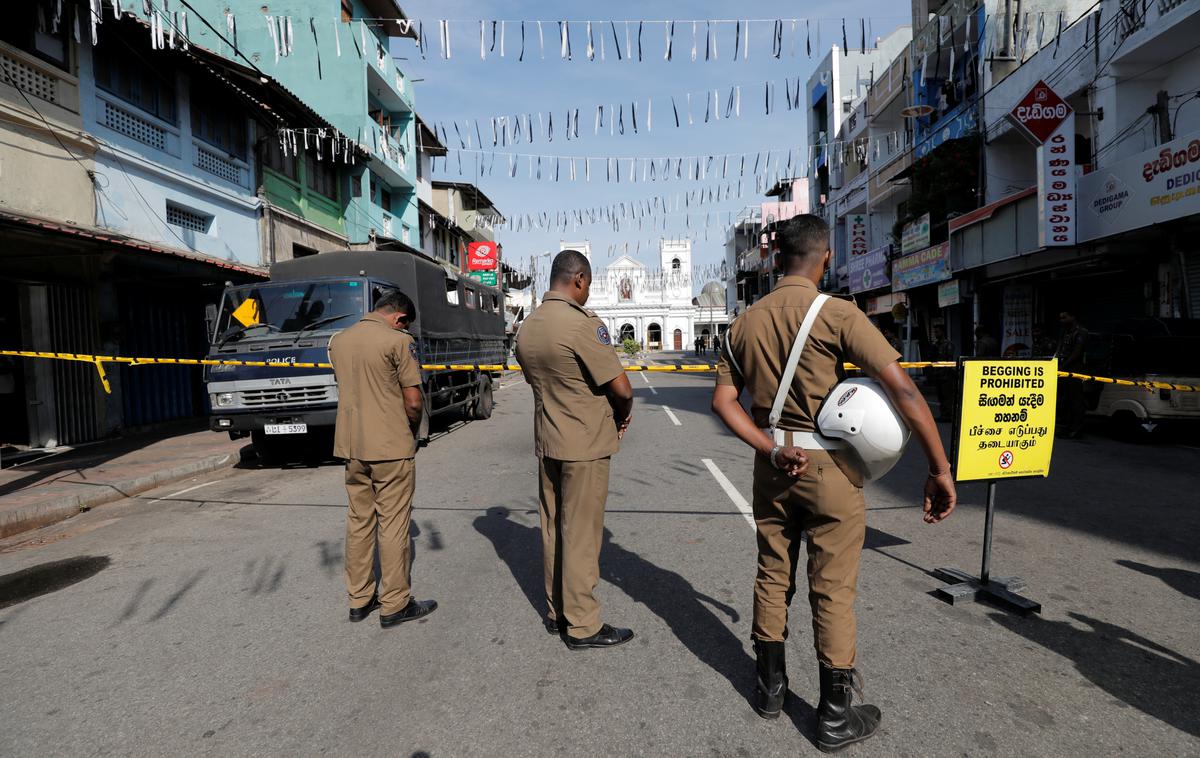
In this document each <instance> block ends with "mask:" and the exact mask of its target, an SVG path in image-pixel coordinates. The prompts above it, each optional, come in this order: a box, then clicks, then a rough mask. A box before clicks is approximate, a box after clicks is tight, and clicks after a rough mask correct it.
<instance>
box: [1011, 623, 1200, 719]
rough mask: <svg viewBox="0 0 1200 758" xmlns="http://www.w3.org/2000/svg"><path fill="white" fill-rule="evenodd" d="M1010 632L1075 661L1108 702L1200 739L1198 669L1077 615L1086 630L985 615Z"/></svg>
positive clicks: (1147, 642)
mask: <svg viewBox="0 0 1200 758" xmlns="http://www.w3.org/2000/svg"><path fill="white" fill-rule="evenodd" d="M988 615H989V616H991V618H992V620H993V621H995V622H996V623H997V624H999V625H1000V626H1003V627H1005V628H1007V629H1008V630H1009V631H1012V632H1015V633H1016V634H1019V635H1021V636H1022V637H1024V638H1025V639H1027V640H1030V641H1031V642H1036V643H1037V644H1039V645H1041V646H1042V647H1044V648H1046V649H1047V650H1049V651H1051V652H1053V653H1057V654H1058V655H1061V656H1063V657H1064V658H1068V659H1070V660H1071V661H1074V663H1075V668H1076V669H1077V670H1078V671H1079V673H1080V674H1082V675H1083V676H1084V677H1085V678H1086V679H1087V680H1088V681H1090V682H1091V683H1092V684H1094V685H1096V686H1097V687H1099V688H1100V689H1102V690H1104V692H1106V693H1108V694H1109V695H1110V696H1112V697H1114V698H1116V699H1118V700H1120V701H1122V702H1125V703H1128V704H1129V705H1131V706H1133V707H1134V708H1137V709H1138V710H1139V711H1142V712H1143V713H1145V714H1147V715H1149V716H1152V717H1154V718H1156V719H1158V720H1160V721H1163V722H1165V723H1167V724H1169V725H1171V726H1173V727H1175V728H1176V729H1180V730H1182V731H1184V732H1187V733H1188V734H1191V735H1193V736H1200V710H1197V709H1196V693H1197V692H1200V663H1197V662H1196V661H1193V660H1192V659H1190V658H1188V657H1186V656H1184V655H1180V654H1179V653H1176V652H1175V651H1173V650H1171V649H1169V648H1166V647H1164V646H1162V645H1160V644H1158V643H1157V642H1154V641H1153V640H1149V639H1147V638H1145V637H1143V636H1141V635H1139V634H1135V633H1134V632H1131V631H1129V630H1128V629H1125V628H1124V627H1121V626H1117V625H1116V624H1109V623H1107V622H1105V621H1100V620H1099V619H1094V618H1091V617H1089V616H1085V615H1083V614H1081V613H1070V614H1068V615H1069V616H1070V617H1071V618H1072V619H1074V620H1075V621H1076V622H1078V623H1080V624H1082V625H1084V626H1085V627H1088V628H1080V627H1078V626H1075V625H1074V624H1071V623H1070V622H1067V621H1046V620H1044V619H1041V618H1037V617H1018V616H1011V615H1008V614H1002V613H989V614H988Z"/></svg>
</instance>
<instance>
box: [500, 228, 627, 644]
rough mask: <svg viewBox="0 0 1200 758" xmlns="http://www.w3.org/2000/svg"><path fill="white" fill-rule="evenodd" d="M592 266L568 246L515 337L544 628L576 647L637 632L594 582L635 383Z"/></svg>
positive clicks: (615, 641) (624, 639)
mask: <svg viewBox="0 0 1200 758" xmlns="http://www.w3.org/2000/svg"><path fill="white" fill-rule="evenodd" d="M591 285H592V267H591V264H590V263H589V262H588V259H587V258H586V257H584V255H583V254H582V253H579V252H578V251H575V250H564V251H563V252H561V253H559V254H558V255H557V256H556V257H555V259H554V262H553V263H552V264H551V268H550V291H549V292H547V293H546V296H545V298H544V299H543V300H542V304H541V305H540V306H539V307H538V308H537V309H536V310H535V311H534V312H533V313H532V314H530V316H529V318H527V319H525V323H524V324H522V325H521V331H520V332H518V334H517V362H518V363H520V364H521V370H522V371H524V373H525V380H526V381H527V382H528V383H529V386H530V387H531V388H532V389H533V405H534V409H533V414H534V420H533V439H534V449H535V452H536V453H537V457H538V476H539V480H540V488H539V496H540V503H541V510H540V513H541V522H542V570H543V574H544V578H545V586H546V604H547V606H548V610H547V615H546V619H545V624H546V631H547V632H549V633H550V634H559V635H561V636H562V637H563V640H564V641H565V642H566V645H567V647H569V648H571V649H573V650H578V649H585V648H602V647H612V646H614V645H620V644H622V643H624V642H628V641H629V640H630V639H632V638H633V632H632V631H630V630H629V629H622V628H618V627H613V626H610V625H609V624H606V623H604V622H603V621H602V620H601V615H600V603H599V601H598V600H597V599H596V595H595V591H596V584H597V582H598V581H599V578H600V546H601V544H602V543H603V540H604V505H605V502H606V501H607V499H608V477H609V465H610V462H611V459H612V456H613V455H614V454H616V452H617V450H618V448H619V446H620V440H621V439H622V438H623V437H624V436H625V431H626V430H627V429H628V428H629V422H630V419H631V417H632V413H633V388H632V387H631V386H630V385H629V377H627V376H626V375H625V370H624V368H623V367H622V366H621V361H620V359H618V358H617V354H616V352H614V351H613V348H612V340H611V338H610V337H609V334H608V329H607V328H606V327H605V326H604V322H603V321H601V320H600V319H599V318H598V317H597V316H596V314H594V313H592V312H591V311H589V310H586V309H585V308H584V307H583V306H584V305H585V304H586V303H587V300H588V294H589V292H590V290H591Z"/></svg>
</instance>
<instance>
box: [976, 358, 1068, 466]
mask: <svg viewBox="0 0 1200 758" xmlns="http://www.w3.org/2000/svg"><path fill="white" fill-rule="evenodd" d="M1057 388H1058V361H1057V360H1055V359H1053V358H1052V359H1050V360H997V361H982V360H981V361H975V360H968V361H965V362H964V363H963V395H962V405H961V407H962V422H961V423H960V425H959V430H958V440H957V443H958V444H957V446H956V447H957V451H958V455H957V460H956V463H955V479H957V480H958V481H960V482H962V481H972V480H979V479H1015V478H1019V477H1025V476H1046V475H1047V474H1049V473H1050V454H1051V452H1053V449H1054V405H1055V398H1056V395H1057Z"/></svg>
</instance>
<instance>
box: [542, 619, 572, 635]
mask: <svg viewBox="0 0 1200 758" xmlns="http://www.w3.org/2000/svg"><path fill="white" fill-rule="evenodd" d="M545 622H546V634H555V635H560V634H563V633H565V632H566V631H567V626H566V624H564V623H563V622H561V621H559V620H558V619H545Z"/></svg>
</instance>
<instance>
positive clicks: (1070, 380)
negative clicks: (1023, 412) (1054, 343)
mask: <svg viewBox="0 0 1200 758" xmlns="http://www.w3.org/2000/svg"><path fill="white" fill-rule="evenodd" d="M1058 323H1059V324H1060V325H1061V326H1062V337H1061V338H1060V339H1059V341H1058V349H1057V350H1055V351H1054V357H1056V358H1058V370H1059V371H1070V372H1071V373H1075V374H1082V373H1083V369H1084V348H1085V347H1086V343H1087V329H1084V328H1083V327H1082V326H1080V324H1079V319H1077V318H1076V317H1075V312H1074V311H1071V310H1064V311H1062V312H1061V313H1059V314H1058ZM1058 398H1059V400H1058V410H1059V416H1060V417H1061V420H1062V432H1061V433H1060V436H1062V437H1065V438H1067V439H1076V438H1078V437H1079V435H1080V434H1082V433H1083V422H1084V418H1085V416H1086V414H1087V400H1086V398H1084V394H1083V380H1082V379H1075V378H1074V377H1064V378H1062V379H1060V380H1059V382H1058Z"/></svg>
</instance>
